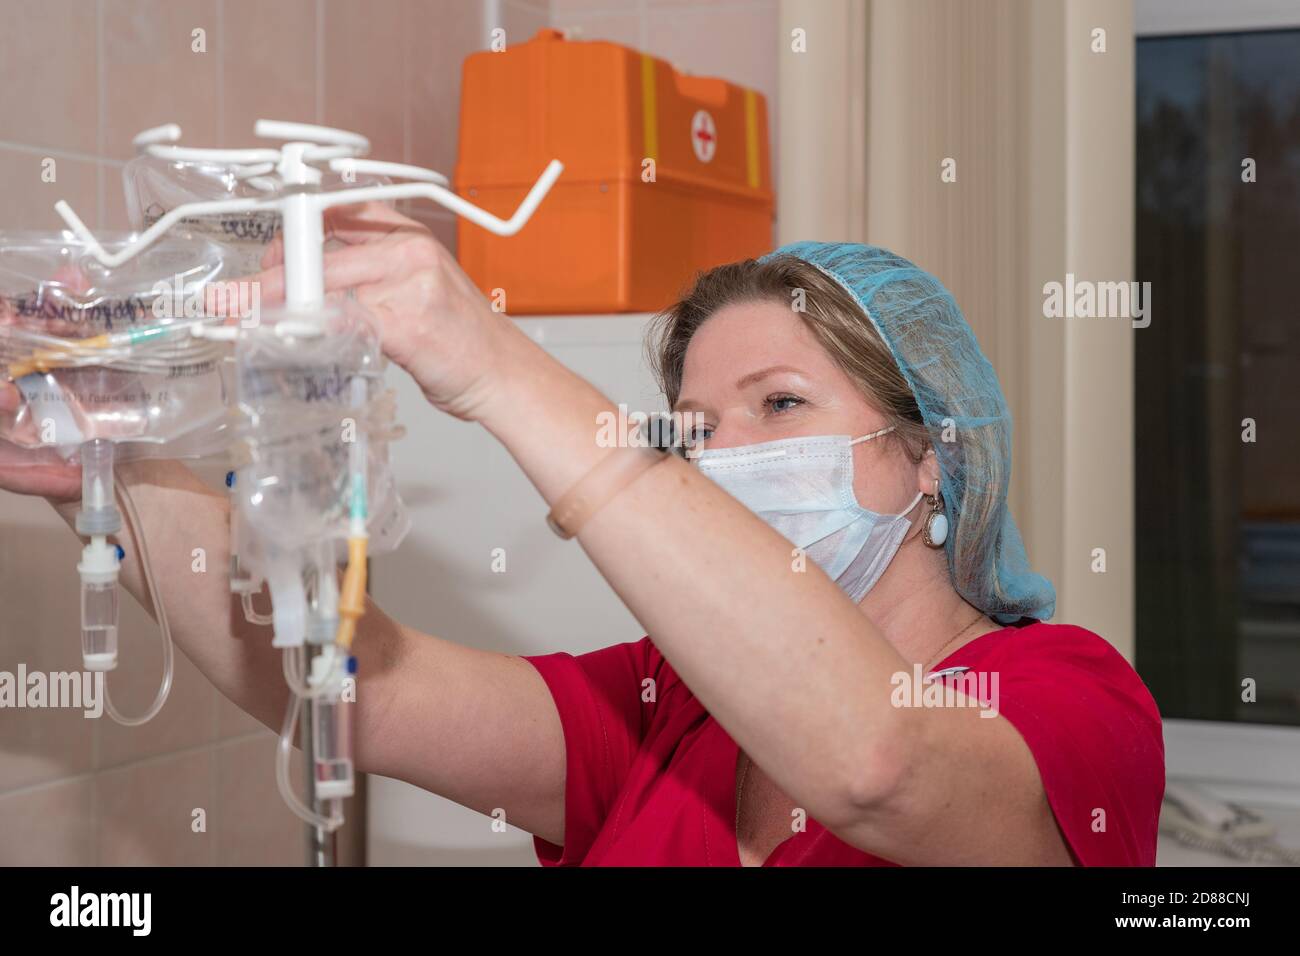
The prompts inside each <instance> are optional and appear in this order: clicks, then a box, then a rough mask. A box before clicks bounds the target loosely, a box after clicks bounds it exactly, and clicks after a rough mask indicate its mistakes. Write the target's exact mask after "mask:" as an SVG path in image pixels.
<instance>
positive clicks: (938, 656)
mask: <svg viewBox="0 0 1300 956" xmlns="http://www.w3.org/2000/svg"><path fill="white" fill-rule="evenodd" d="M983 619H984V615H983V614H980V613H976V615H975V617H974V618H972V619H971V620H970V621H968V622H966V626H965V627H963V628H962V629H961V630H960V631H958V632H957V633H956V634H954V635H953V636H952V637H950V638H948V640H947V641H945V642H944V644H943V646H942V647H940V648H939V650H938V651H937V652H936V653H935V655H934V657H932V658H931V659H930V663H933V664H937V663H939V661H941V660H943V656H942V655H943V652H944V651H945V650H946V649H947V648H948V645H949V644H951V643H952V642H953V641H955V640H957V638H959V637H961V636H962V635H963V634H965V633H966V632H967V631H969V630H970V629H971V628H972V627H974V626H975V625H976V624H978V623H979V622H980V621H981V620H983ZM923 670H925V671H929V670H930V668H929V666H926V667H925V668H923ZM740 759H741V760H743V761H744V762H745V763H744V766H743V767H741V769H740V785H739V786H738V787H737V788H736V835H737V836H739V835H740V807H741V805H742V804H743V803H744V801H745V784H746V782H748V780H749V765H750V764H751V763H752V762H753V761H751V760H750V759H749V755H748V754H746V753H745V752H744V751H743V750H742V751H741V752H740Z"/></svg>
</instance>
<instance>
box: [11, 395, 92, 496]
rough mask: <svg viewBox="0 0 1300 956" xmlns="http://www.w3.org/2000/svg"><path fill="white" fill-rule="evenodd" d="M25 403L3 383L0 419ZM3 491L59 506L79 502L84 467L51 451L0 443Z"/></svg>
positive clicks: (20, 396)
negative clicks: (43, 499) (36, 496)
mask: <svg viewBox="0 0 1300 956" xmlns="http://www.w3.org/2000/svg"><path fill="white" fill-rule="evenodd" d="M22 400H23V397H22V393H21V392H20V391H18V387H17V386H16V385H14V384H12V383H11V382H0V418H4V417H7V416H10V415H12V414H13V413H14V412H15V411H17V410H18V407H19V406H20V405H21V404H22ZM0 489H2V490H4V491H12V492H14V493H15V494H20V495H39V496H41V497H43V498H49V499H50V500H51V501H52V502H55V503H58V502H66V501H76V500H77V499H78V498H80V497H81V466H80V465H70V464H68V463H67V462H66V461H64V460H63V459H62V458H60V457H59V456H58V455H57V454H56V453H55V452H54V451H53V450H51V449H47V448H41V449H28V448H23V447H22V446H20V445H15V444H13V443H12V442H7V441H4V440H3V439H0Z"/></svg>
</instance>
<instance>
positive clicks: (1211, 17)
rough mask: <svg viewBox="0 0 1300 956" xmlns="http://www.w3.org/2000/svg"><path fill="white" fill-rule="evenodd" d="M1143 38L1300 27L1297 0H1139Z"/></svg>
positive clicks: (1137, 17)
mask: <svg viewBox="0 0 1300 956" xmlns="http://www.w3.org/2000/svg"><path fill="white" fill-rule="evenodd" d="M1133 29H1134V32H1135V33H1136V34H1137V35H1138V36H1139V37H1149V36H1176V35H1179V34H1191V33H1236V32H1240V31H1244V30H1295V29H1300V3H1297V2H1296V0H1135V2H1134V4H1133Z"/></svg>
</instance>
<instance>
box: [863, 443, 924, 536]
mask: <svg viewBox="0 0 1300 956" xmlns="http://www.w3.org/2000/svg"><path fill="white" fill-rule="evenodd" d="M894 430H895V426H894V425H890V426H889V427H887V428H882V429H880V431H878V432H872V433H871V434H870V435H863V436H862V437H861V438H854V439H852V440H851V441H850V442H849V444H850V445H857V444H859V443H861V442H864V441H871V439H873V438H879V437H880V436H881V435H888V434H889V433H890V432H892V431H894ZM924 497H925V494H924V493H923V492H917V494H916V497H915V498H913V499H912V503H911V504H910V505H908V506H907V507H906V508H904V509H903V510H902V511H901V512H899V513H898V514H896V515H894V517H895V518H906V517H907V516H908V515H910V514H911V513H912V512H913V511H915V510H916V506H917V505H918V504H919V503H920V501H921V499H922V498H924Z"/></svg>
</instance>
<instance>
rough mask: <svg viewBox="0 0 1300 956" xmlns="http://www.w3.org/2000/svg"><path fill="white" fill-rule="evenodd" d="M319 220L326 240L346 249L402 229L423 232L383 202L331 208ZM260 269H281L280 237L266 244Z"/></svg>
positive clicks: (282, 256) (419, 227)
mask: <svg viewBox="0 0 1300 956" xmlns="http://www.w3.org/2000/svg"><path fill="white" fill-rule="evenodd" d="M322 216H323V225H324V229H325V238H326V239H337V240H338V241H339V242H342V243H345V244H346V245H349V246H355V245H360V244H362V243H366V242H375V241H378V240H380V239H383V238H384V237H385V236H389V235H392V234H393V233H394V232H397V231H399V230H401V229H413V230H424V226H422V225H420V223H418V222H416V221H415V220H414V219H411V218H409V217H407V216H403V215H402V214H401V213H400V212H398V211H397V210H395V209H393V208H392V207H391V206H389V205H388V204H387V203H382V202H367V203H358V204H356V205H347V206H330V207H329V208H328V209H326V210H325V211H324V213H323V214H322ZM424 231H427V230H424ZM261 265H262V268H263V269H271V268H274V267H275V266H280V265H284V237H283V236H280V235H277V236H276V237H275V238H274V239H272V240H271V241H270V242H269V243H267V246H266V251H265V252H263V253H262V261H261Z"/></svg>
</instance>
